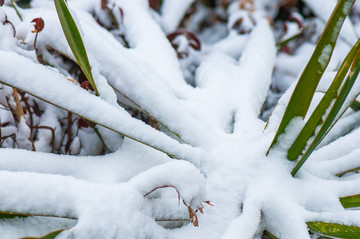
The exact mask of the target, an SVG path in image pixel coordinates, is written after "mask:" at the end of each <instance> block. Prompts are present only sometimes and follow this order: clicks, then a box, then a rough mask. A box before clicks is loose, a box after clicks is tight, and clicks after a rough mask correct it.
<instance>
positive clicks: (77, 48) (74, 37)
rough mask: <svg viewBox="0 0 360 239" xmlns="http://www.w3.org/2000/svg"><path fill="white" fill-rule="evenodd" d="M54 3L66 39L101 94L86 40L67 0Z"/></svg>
mask: <svg viewBox="0 0 360 239" xmlns="http://www.w3.org/2000/svg"><path fill="white" fill-rule="evenodd" d="M54 3H55V7H56V11H57V14H58V16H59V19H60V23H61V27H62V29H63V31H64V34H65V37H66V40H67V42H68V43H69V46H70V49H71V51H72V53H73V54H74V56H75V59H76V61H77V62H78V64H79V66H80V68H81V70H82V71H83V73H84V75H85V76H86V78H87V80H88V81H89V83H90V84H91V86H92V87H93V89H94V90H95V93H96V95H99V92H98V90H97V88H96V84H95V81H94V78H93V75H92V73H91V66H90V63H89V59H88V56H87V53H86V50H85V46H84V42H83V40H82V38H81V35H80V32H79V29H78V28H77V26H76V23H75V21H74V19H73V17H72V16H71V13H70V11H69V9H68V7H67V4H66V3H65V0H54Z"/></svg>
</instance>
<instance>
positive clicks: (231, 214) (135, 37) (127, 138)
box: [0, 0, 360, 239]
mask: <svg viewBox="0 0 360 239" xmlns="http://www.w3.org/2000/svg"><path fill="white" fill-rule="evenodd" d="M193 2H194V1H192V0H188V1H170V0H167V1H164V5H163V6H162V9H161V12H160V13H159V14H158V16H157V17H156V18H157V20H156V19H154V18H153V14H154V13H151V10H149V9H148V2H147V1H145V0H134V1H125V0H114V1H109V6H114V8H113V9H114V11H117V9H120V8H121V9H122V10H123V12H124V19H123V20H124V21H123V23H122V24H121V31H120V29H117V30H119V31H116V30H114V31H107V30H106V29H105V28H103V27H101V26H100V25H99V24H98V23H97V22H96V20H95V19H94V17H93V15H92V14H95V15H96V14H102V17H104V18H105V17H106V13H105V12H101V11H103V10H102V9H101V8H100V7H99V2H98V1H95V0H94V1H87V0H73V1H69V6H70V8H71V9H72V11H73V13H74V14H73V15H74V16H75V15H76V22H77V24H78V25H81V32H82V36H83V38H84V42H85V46H86V50H87V52H88V56H89V60H90V63H91V66H92V73H93V75H94V78H95V81H96V84H97V86H98V89H99V92H100V96H96V95H94V94H93V93H92V92H90V91H87V90H84V89H82V88H81V87H80V86H79V83H73V82H71V81H70V80H69V79H74V80H75V82H77V80H78V78H79V77H78V76H77V75H76V74H74V72H73V71H72V70H71V67H69V66H71V65H72V63H71V62H66V61H65V60H63V59H62V58H61V57H58V58H56V59H53V61H52V62H54V63H56V64H52V65H53V66H44V65H42V64H40V63H39V62H38V60H37V58H36V54H35V52H34V50H33V48H32V46H31V44H32V43H33V39H34V34H32V33H31V30H32V25H31V24H29V22H31V20H32V19H33V18H35V17H38V16H41V17H42V18H43V19H44V21H45V26H46V27H45V28H44V30H43V31H42V32H41V33H39V36H38V39H37V40H38V48H39V49H40V48H42V49H44V47H45V46H49V47H51V48H53V49H54V50H56V51H58V52H61V53H62V54H63V55H64V56H67V58H69V59H70V61H71V60H74V56H73V54H72V52H71V50H70V48H69V46H68V44H67V42H66V39H65V37H64V36H63V34H62V30H61V26H60V24H59V22H58V19H57V16H56V12H55V11H54V8H53V6H52V1H47V0H35V1H32V3H31V4H32V6H33V8H32V9H27V10H22V14H23V16H24V21H23V22H15V23H14V24H15V27H16V38H14V37H13V32H12V28H11V27H9V26H8V25H2V24H0V59H6V60H2V61H0V75H1V79H0V81H1V82H3V83H4V84H7V85H11V86H14V87H18V88H20V89H21V90H23V91H25V92H27V93H29V94H30V95H27V96H28V97H29V98H30V99H31V100H33V101H34V102H36V104H38V105H39V108H40V109H41V110H43V112H42V113H41V114H40V115H35V114H33V115H34V119H33V121H34V124H39V126H41V125H42V126H47V127H49V128H52V129H53V131H52V130H49V129H41V130H38V131H37V133H36V140H35V146H36V149H37V152H31V151H29V150H24V149H14V148H11V146H9V145H11V144H10V143H9V144H8V143H6V142H5V143H6V144H5V143H4V146H6V147H9V148H5V147H3V148H1V149H0V180H1V181H3V182H6V183H3V184H2V185H1V187H0V211H14V212H22V213H33V214H40V215H42V216H58V217H71V218H74V219H46V218H44V217H40V218H37V217H36V218H32V217H31V218H26V219H12V220H11V221H9V222H7V223H6V222H3V221H1V222H0V230H4V231H6V234H4V237H5V238H18V237H22V236H30V235H28V234H27V233H33V234H34V235H31V236H41V235H43V234H45V233H47V232H49V231H51V230H56V229H59V228H64V227H70V229H69V230H66V231H64V232H62V233H61V234H60V235H59V236H58V238H60V239H61V238H64V239H65V238H104V239H107V238H119V239H122V238H124V239H125V238H126V239H128V238H159V239H162V238H169V239H179V238H189V239H199V238H209V239H217V238H224V239H230V238H237V237H240V238H245V239H247V238H249V239H250V238H261V236H262V232H263V230H268V231H269V232H271V233H272V234H274V235H275V236H276V237H278V238H295V239H297V238H299V239H304V238H310V235H309V233H308V229H307V226H306V222H307V221H313V220H323V221H328V222H337V223H346V224H349V225H358V226H359V225H360V217H359V215H358V212H357V211H347V210H345V209H344V208H343V207H342V205H341V203H340V201H339V197H343V196H348V195H353V194H358V193H359V190H358V185H359V180H360V178H359V177H358V175H357V174H355V173H353V174H347V175H345V176H344V177H341V178H338V177H336V174H338V173H342V172H344V171H347V170H351V169H353V168H356V167H359V166H360V165H359V164H358V157H359V155H360V151H359V149H358V145H359V134H360V131H359V129H358V126H359V117H360V113H359V112H353V111H351V110H348V111H346V113H344V112H345V110H346V108H345V107H344V108H342V109H341V112H340V113H341V114H342V113H344V117H342V118H341V119H340V120H339V123H338V124H337V125H336V126H335V127H334V130H333V131H332V132H331V133H330V134H329V135H328V136H327V138H326V139H325V141H324V142H323V144H322V145H321V146H320V147H319V148H318V149H317V150H316V151H315V152H314V153H313V154H312V155H311V156H310V158H309V159H308V161H307V163H306V164H305V165H304V166H303V167H302V168H301V170H300V171H299V173H298V175H297V177H295V178H294V177H292V176H291V174H290V173H289V172H290V171H291V170H292V168H293V167H294V166H295V164H296V162H290V161H288V160H287V159H286V151H287V150H288V148H289V147H290V145H291V143H292V142H293V140H294V139H295V138H296V136H297V135H298V133H299V132H300V130H301V128H302V126H303V125H304V124H305V122H306V120H307V118H306V119H305V120H304V119H302V118H301V117H298V118H295V119H293V120H292V121H291V123H290V124H289V126H288V127H287V128H286V130H285V134H284V135H281V136H280V137H279V142H281V143H280V144H278V145H276V147H274V148H273V149H272V150H271V151H270V153H269V155H268V156H266V154H267V151H268V148H269V145H270V143H271V142H272V139H273V137H274V135H275V133H276V130H277V128H278V126H279V123H280V121H281V118H282V116H283V113H284V111H285V109H286V106H287V102H288V101H289V99H290V97H291V94H292V91H293V89H294V87H295V85H296V80H297V78H298V76H299V75H300V74H301V70H302V69H303V68H304V66H305V65H306V62H307V60H308V59H309V57H310V55H311V52H312V50H313V49H314V44H313V43H311V42H305V43H302V44H301V47H299V48H297V49H296V51H294V52H293V53H291V54H289V53H284V52H282V53H277V52H276V51H277V50H276V43H275V36H274V30H273V29H272V26H271V25H270V23H269V21H268V19H267V18H266V17H264V15H265V13H266V12H267V11H266V9H267V8H268V7H269V6H271V5H272V4H274V2H273V1H257V2H256V4H255V5H254V6H255V7H256V8H255V12H249V11H247V10H244V9H240V8H239V6H238V2H233V4H232V5H231V7H230V9H228V12H227V13H226V14H227V15H226V16H228V17H230V18H229V19H228V20H227V23H219V24H218V25H217V26H216V27H214V29H217V28H221V29H223V30H224V31H223V32H222V33H221V34H220V33H219V34H220V35H221V36H214V38H213V39H216V38H218V40H216V41H215V40H213V39H212V40H209V41H206V39H203V37H204V36H206V34H208V33H206V34H205V33H204V35H202V36H199V38H200V39H202V49H201V51H196V52H195V51H193V52H192V51H190V52H189V55H188V57H187V58H185V59H181V60H179V59H177V55H176V52H175V50H174V49H173V48H172V46H171V44H170V43H169V41H168V40H167V38H166V33H169V32H173V31H175V30H176V29H177V26H178V24H179V22H180V21H181V18H182V17H183V15H184V13H185V12H186V10H187V9H188V8H189V6H190V5H191V4H192V3H193ZM305 2H306V4H307V5H308V6H310V7H312V8H314V9H318V7H317V5H316V4H322V7H323V9H319V10H318V11H315V14H317V15H318V16H319V17H320V18H323V19H326V18H327V17H328V15H327V14H328V13H329V12H330V13H331V9H330V7H324V6H327V5H326V4H325V3H324V1H319V2H315V1H305ZM334 3H335V2H334ZM347 7H348V6H347ZM2 10H4V12H5V13H8V12H9V16H10V15H11V14H13V12H11V11H12V10H11V8H7V7H5V8H2V9H0V11H2ZM0 14H1V13H0ZM156 14H157V13H156ZM201 14H203V13H201ZM250 15H251V17H253V18H254V20H255V21H254V22H250V18H249V19H247V20H249V21H244V25H243V26H242V27H245V29H246V32H245V33H241V34H240V33H237V32H236V31H235V30H229V24H230V25H232V23H233V22H235V21H236V20H238V18H239V17H246V16H250ZM12 16H13V15H12ZM202 16H203V15H202ZM197 17H199V16H194V19H196V18H197ZM101 19H102V18H100V20H101ZM250 23H251V24H250ZM192 24H194V23H192ZM346 24H347V23H346ZM349 24H350V25H349ZM348 25H349V26H350V27H352V26H351V23H350V22H348ZM189 27H190V29H196V27H194V26H191V25H190V26H189ZM162 28H163V29H162ZM347 29H349V28H347ZM212 30H213V29H211V31H212ZM228 30H229V31H228ZM216 31H217V30H216ZM216 31H214V32H216ZM119 32H121V34H124V36H125V39H126V40H127V41H128V43H129V46H130V47H129V48H127V47H125V46H124V45H123V43H122V42H120V41H118V40H117V39H118V38H117V37H116V36H115V35H116V33H119ZM350 32H351V31H350ZM223 33H225V35H222V34H223ZM200 35H201V33H200ZM342 37H343V38H344V39H346V42H351V41H352V40H353V35H352V33H349V31H347V32H343V33H342ZM21 40H22V41H24V42H23V43H20V41H21ZM177 40H179V41H181V40H184V39H181V38H179V39H177ZM346 44H347V43H344V42H342V43H340V44H338V45H337V46H335V49H334V56H333V57H334V58H335V59H334V60H333V65H332V66H331V67H330V68H331V69H327V71H326V72H325V74H324V76H323V78H322V82H321V83H320V84H319V86H318V88H317V91H318V92H317V93H316V96H315V98H316V100H319V99H320V97H321V96H322V95H323V94H322V93H321V91H324V90H326V89H327V88H328V86H329V84H330V82H331V80H332V79H333V77H334V74H336V70H337V64H336V63H339V62H341V61H342V59H343V57H344V55H346V52H347V51H348V50H349V46H347V45H346ZM331 50H332V46H331V45H328V46H326V47H325V48H324V50H323V52H322V54H321V56H320V58H319V63H320V64H321V66H322V67H323V68H325V65H326V63H324V60H323V59H324V58H326V57H327V56H328V55H329V52H331ZM44 51H45V50H44ZM44 58H45V59H51V58H55V57H54V56H53V55H52V54H51V53H49V52H48V54H47V55H45V54H44ZM52 62H51V63H52ZM187 64H188V65H187ZM192 64H194V65H192ZM191 65H192V66H193V67H194V68H193V72H192V73H191V74H192V76H191V77H193V79H192V80H193V81H192V83H193V85H189V84H188V82H187V81H186V80H185V79H184V75H185V71H186V70H185V69H186V68H190V66H191ZM19 66H21V70H19V69H20V67H19ZM274 88H276V90H279V92H278V93H279V95H281V94H282V93H283V94H282V96H281V98H280V99H279V101H278V102H277V106H276V108H275V110H274V111H273V113H272V115H271V117H270V120H269V122H268V124H267V126H266V122H264V121H263V120H261V119H260V118H259V115H260V114H261V112H262V110H261V108H262V107H263V105H264V102H267V96H268V94H271V93H274V91H276V90H274ZM269 89H271V90H272V91H271V93H269ZM359 91H360V83H359V82H356V83H355V85H354V87H353V89H352V91H351V92H350V95H349V97H348V99H347V100H346V103H347V104H349V103H351V102H352V100H353V99H355V98H356V97H357V93H358V92H359ZM8 95H11V88H9V87H7V86H3V87H2V88H1V87H0V103H1V105H2V106H3V107H7V101H6V98H5V97H6V96H8ZM31 95H33V96H37V97H39V98H40V99H34V98H33V97H32V96H31ZM124 99H126V101H124ZM316 100H315V101H314V102H313V104H312V106H311V107H312V108H311V109H310V111H309V112H310V113H311V111H312V109H313V108H314V107H315V104H316V102H317V101H316ZM33 101H31V103H32V104H34V102H33ZM44 101H45V102H49V103H50V102H51V104H53V105H50V104H48V103H45V102H44ZM129 105H131V106H132V108H131V107H129ZM59 107H60V108H61V109H59ZM128 108H130V109H128ZM62 109H66V110H69V111H71V112H73V114H72V115H70V116H69V114H68V113H67V112H66V111H63V110H62ZM148 115H151V116H152V117H153V119H152V120H153V121H154V122H152V121H151V120H149V119H144V117H148ZM133 116H135V117H133ZM0 117H1V123H3V122H7V121H9V122H10V125H9V126H6V125H5V126H2V127H1V136H5V135H10V134H13V133H16V134H19V135H20V136H22V137H23V140H25V141H26V140H27V141H28V139H29V137H30V130H29V128H28V127H27V126H26V124H25V122H24V121H23V120H22V121H21V122H20V125H19V127H15V126H13V124H14V122H13V119H12V118H11V117H12V116H11V115H10V113H9V112H6V111H5V110H3V109H0ZM26 117H29V116H28V115H26ZM142 117H143V118H142ZM80 118H83V119H86V120H89V121H92V122H96V123H97V124H96V126H94V128H93V126H91V127H87V128H86V127H83V126H79V124H78V122H79V120H80ZM141 119H143V121H142V120H141ZM144 121H146V122H147V123H148V124H146V123H145V122H144ZM156 121H158V122H159V123H158V124H157V122H156ZM68 122H72V125H70V123H68ZM150 125H152V126H150ZM159 125H160V126H159ZM161 125H162V126H161ZM157 128H160V130H158V129H157ZM17 131H18V132H17ZM68 131H70V132H71V133H72V135H71V137H70V134H69V132H68ZM96 131H97V132H96ZM348 131H351V132H350V133H349V132H348ZM19 132H20V133H21V134H20V133H19ZM52 132H54V135H53V134H52ZM97 133H98V134H97ZM33 134H35V133H33ZM99 135H100V136H101V138H100V137H99ZM176 135H178V136H176ZM70 138H71V139H72V140H73V141H72V143H71V144H70V154H69V155H63V154H64V148H65V145H66V144H67V140H68V139H70ZM9 140H10V141H8V142H13V141H11V140H12V139H9ZM17 140H18V141H20V142H21V140H20V138H18V137H17ZM51 141H53V143H52V144H50V143H49V142H51ZM2 143H3V142H2ZM53 151H55V152H59V153H60V154H52V153H51V152H53ZM75 154H76V156H75ZM77 154H78V155H77ZM94 155H98V156H94ZM208 203H209V204H208ZM210 204H211V205H210ZM189 207H190V208H189ZM189 210H190V212H192V213H195V211H196V210H197V211H196V216H195V214H193V215H192V219H193V223H194V224H196V223H195V222H196V221H198V223H199V225H198V227H194V225H193V223H191V222H190V223H184V225H183V226H181V227H180V228H176V229H165V228H163V227H162V226H161V225H159V224H158V223H157V222H156V220H159V219H160V220H178V219H180V221H181V222H182V221H185V222H188V221H189ZM201 212H203V213H201ZM75 218H76V219H75ZM162 223H163V221H162ZM37 224H44V225H45V226H44V225H43V226H38V229H34V228H33V227H32V225H37ZM160 224H161V223H160ZM170 224H171V223H170ZM172 225H173V224H172ZM18 227H21V228H23V229H21V230H18V231H17V228H18ZM170 227H171V225H170Z"/></svg>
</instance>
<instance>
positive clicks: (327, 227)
mask: <svg viewBox="0 0 360 239" xmlns="http://www.w3.org/2000/svg"><path fill="white" fill-rule="evenodd" d="M306 224H307V226H308V228H309V229H310V230H312V231H315V232H317V233H320V234H323V235H326V236H332V237H339V238H360V228H359V227H355V226H347V225H341V224H337V223H327V222H307V223H306Z"/></svg>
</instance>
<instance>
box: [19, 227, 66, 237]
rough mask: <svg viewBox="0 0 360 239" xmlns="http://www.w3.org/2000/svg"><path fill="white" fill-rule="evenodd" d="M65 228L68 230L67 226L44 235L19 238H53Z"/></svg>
mask: <svg viewBox="0 0 360 239" xmlns="http://www.w3.org/2000/svg"><path fill="white" fill-rule="evenodd" d="M65 230H68V228H64V229H60V230H57V231H53V232H50V233H49V234H46V235H45V236H42V237H23V238H21V239H54V238H55V237H57V236H58V235H59V234H60V233H62V232H63V231H65Z"/></svg>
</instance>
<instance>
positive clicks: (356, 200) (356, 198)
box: [339, 194, 360, 208]
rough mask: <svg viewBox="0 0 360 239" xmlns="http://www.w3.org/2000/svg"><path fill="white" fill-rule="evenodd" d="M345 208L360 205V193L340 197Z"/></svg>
mask: <svg viewBox="0 0 360 239" xmlns="http://www.w3.org/2000/svg"><path fill="white" fill-rule="evenodd" d="M339 200H340V202H341V204H342V205H343V207H344V208H352V207H360V194H357V195H352V196H347V197H341V198H339Z"/></svg>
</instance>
